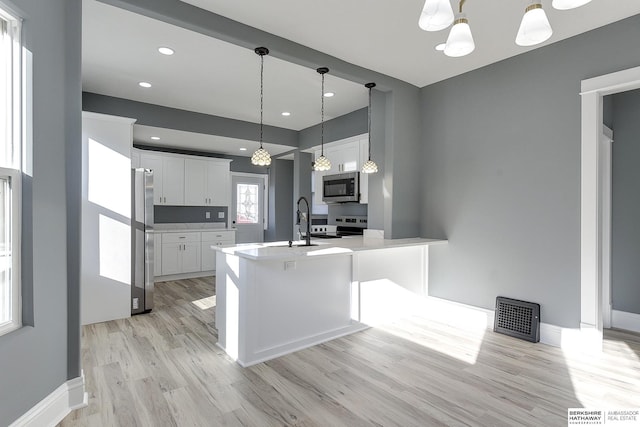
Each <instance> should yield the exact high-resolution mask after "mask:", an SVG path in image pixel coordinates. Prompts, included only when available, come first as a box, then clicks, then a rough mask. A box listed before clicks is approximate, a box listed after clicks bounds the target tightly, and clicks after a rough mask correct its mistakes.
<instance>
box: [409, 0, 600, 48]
mask: <svg viewBox="0 0 640 427" xmlns="http://www.w3.org/2000/svg"><path fill="white" fill-rule="evenodd" d="M465 2H466V0H460V3H459V12H458V14H457V15H456V16H455V19H454V20H450V19H449V18H447V19H446V20H445V16H450V15H449V12H450V11H451V4H450V2H449V0H426V1H425V3H424V7H423V8H422V13H421V14H420V19H419V21H418V25H419V26H420V28H422V29H423V30H427V31H438V30H441V29H443V28H446V27H448V26H449V25H450V24H451V21H452V22H453V27H451V32H450V33H449V37H448V38H447V42H446V43H445V44H444V49H441V47H442V44H440V45H438V46H436V50H444V54H445V55H447V56H451V57H460V56H465V55H468V54H470V53H471V52H473V51H474V50H475V42H474V41H473V36H472V35H471V28H470V27H469V20H468V19H467V17H466V16H465V14H463V13H462V6H463V5H464V3H465ZM590 2H591V0H553V3H552V5H553V7H554V8H556V9H559V10H567V9H575V8H576V7H580V6H583V5H585V4H587V3H590ZM447 22H448V23H447ZM436 23H438V24H440V23H442V24H441V25H436ZM445 23H446V25H445ZM552 34H553V30H552V29H551V24H549V19H548V18H547V14H546V13H545V12H544V10H543V8H542V0H529V6H527V8H526V9H525V13H524V16H523V17H522V21H521V23H520V27H519V28H518V34H517V35H516V44H517V45H519V46H533V45H536V44H539V43H543V42H545V41H547V40H549V38H550V37H551V35H552Z"/></svg>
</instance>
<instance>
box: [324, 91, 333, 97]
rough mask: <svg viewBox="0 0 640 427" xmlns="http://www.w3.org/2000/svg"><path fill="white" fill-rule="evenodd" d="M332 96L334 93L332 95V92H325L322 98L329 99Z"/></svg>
mask: <svg viewBox="0 0 640 427" xmlns="http://www.w3.org/2000/svg"><path fill="white" fill-rule="evenodd" d="M333 95H335V93H333V92H325V93H324V97H325V98H331V97H332V96H333Z"/></svg>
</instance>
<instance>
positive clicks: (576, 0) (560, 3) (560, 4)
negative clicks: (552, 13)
mask: <svg viewBox="0 0 640 427" xmlns="http://www.w3.org/2000/svg"><path fill="white" fill-rule="evenodd" d="M590 2H591V0H553V3H551V5H552V6H553V7H554V9H558V10H568V9H575V8H576V7H580V6H583V5H585V4H587V3H590Z"/></svg>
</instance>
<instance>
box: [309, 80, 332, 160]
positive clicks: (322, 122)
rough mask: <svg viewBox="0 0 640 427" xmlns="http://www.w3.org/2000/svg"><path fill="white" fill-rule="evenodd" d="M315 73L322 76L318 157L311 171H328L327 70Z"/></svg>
mask: <svg viewBox="0 0 640 427" xmlns="http://www.w3.org/2000/svg"><path fill="white" fill-rule="evenodd" d="M316 71H317V72H318V73H319V74H320V75H321V76H322V91H321V92H320V102H321V104H320V105H321V108H320V114H321V116H320V157H318V158H317V159H316V161H315V162H313V170H315V171H328V170H329V169H331V161H329V159H327V158H326V157H325V156H324V75H325V74H327V73H328V72H329V69H328V68H327V67H320V68H318V69H317V70H316Z"/></svg>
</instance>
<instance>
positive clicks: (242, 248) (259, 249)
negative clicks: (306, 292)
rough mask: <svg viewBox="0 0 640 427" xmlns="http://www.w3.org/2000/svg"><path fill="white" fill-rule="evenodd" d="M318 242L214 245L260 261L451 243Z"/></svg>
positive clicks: (419, 240)
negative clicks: (309, 243)
mask: <svg viewBox="0 0 640 427" xmlns="http://www.w3.org/2000/svg"><path fill="white" fill-rule="evenodd" d="M311 243H312V244H313V245H314V246H296V245H300V244H304V241H302V240H297V241H294V242H293V246H292V247H289V242H270V243H246V244H239V245H233V246H212V248H213V249H215V250H218V251H220V252H224V253H227V254H231V255H237V256H239V257H242V258H247V259H251V260H256V261H263V260H265V261H266V260H277V259H292V258H300V257H311V256H330V255H345V254H346V255H349V254H353V253H356V252H359V251H370V250H378V249H392V248H400V247H409V246H429V245H436V244H443V243H447V240H439V239H423V238H407V239H378V238H363V237H362V236H352V237H343V238H341V239H313V238H312V239H311Z"/></svg>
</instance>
